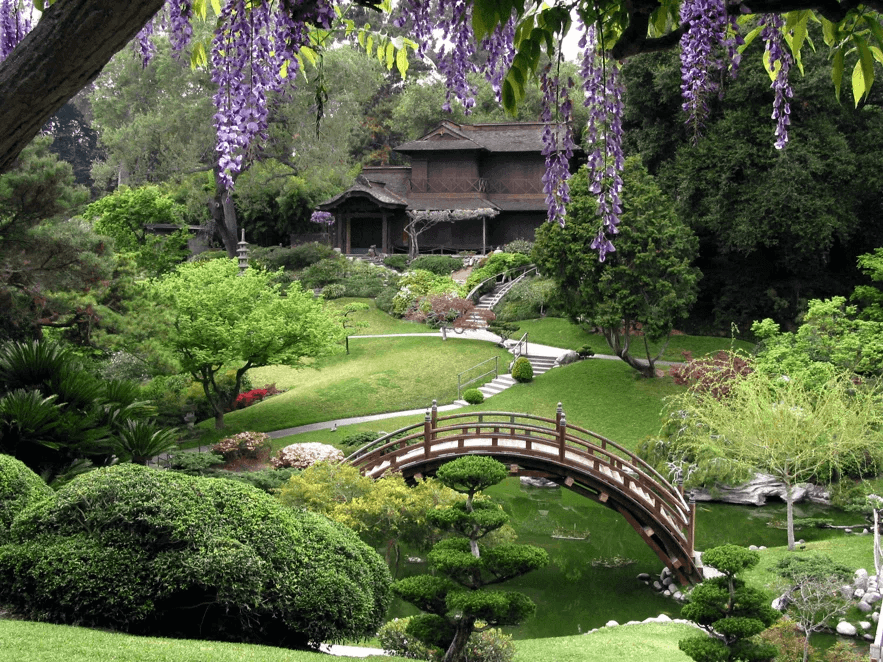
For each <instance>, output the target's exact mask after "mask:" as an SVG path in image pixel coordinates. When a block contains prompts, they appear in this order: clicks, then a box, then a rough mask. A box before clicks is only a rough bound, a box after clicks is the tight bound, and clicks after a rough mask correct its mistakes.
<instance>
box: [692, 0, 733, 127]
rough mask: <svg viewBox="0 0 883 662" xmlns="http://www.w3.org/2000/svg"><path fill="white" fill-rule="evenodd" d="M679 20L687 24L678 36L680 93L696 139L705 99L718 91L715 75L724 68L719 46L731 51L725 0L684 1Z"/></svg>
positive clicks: (703, 118) (701, 121)
mask: <svg viewBox="0 0 883 662" xmlns="http://www.w3.org/2000/svg"><path fill="white" fill-rule="evenodd" d="M681 23H682V24H686V25H689V29H687V31H686V32H685V33H684V35H683V36H682V37H681V96H682V97H683V99H684V103H683V108H684V112H685V113H687V124H689V125H690V126H691V127H692V129H693V139H694V140H696V139H697V138H698V137H699V134H700V132H701V130H702V126H703V124H704V122H705V118H706V117H707V116H708V98H709V96H710V95H711V94H713V93H715V92H717V90H718V83H717V82H716V80H715V78H714V74H715V72H717V71H720V70H721V68H722V67H723V64H722V60H721V58H720V49H721V47H724V48H725V49H727V50H728V51H729V50H731V48H730V43H729V41H730V40H728V38H727V34H728V28H729V26H730V21H729V19H728V18H727V8H726V4H725V2H724V0H684V2H683V3H682V4H681ZM732 52H733V53H735V49H734V48H733V49H732Z"/></svg>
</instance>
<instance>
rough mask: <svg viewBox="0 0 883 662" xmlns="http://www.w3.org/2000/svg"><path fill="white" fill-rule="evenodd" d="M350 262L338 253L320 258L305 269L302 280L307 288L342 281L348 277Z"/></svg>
mask: <svg viewBox="0 0 883 662" xmlns="http://www.w3.org/2000/svg"><path fill="white" fill-rule="evenodd" d="M348 269H349V262H348V261H347V259H346V258H345V257H342V256H340V255H337V256H335V257H329V258H326V259H324V260H319V261H318V262H316V263H315V264H311V265H310V266H308V267H307V268H306V269H304V270H303V272H302V273H301V276H300V281H301V283H302V284H303V286H304V288H306V289H315V288H317V287H325V286H326V285H330V284H331V283H341V282H343V279H344V278H346V275H347V271H348Z"/></svg>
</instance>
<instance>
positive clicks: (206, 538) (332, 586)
mask: <svg viewBox="0 0 883 662" xmlns="http://www.w3.org/2000/svg"><path fill="white" fill-rule="evenodd" d="M9 541H10V542H9V543H8V544H6V545H3V546H2V547H0V603H2V604H8V605H11V606H12V607H13V608H15V609H16V610H17V611H19V612H20V613H22V614H23V615H25V616H26V617H27V618H29V619H32V620H43V621H51V622H56V623H70V624H73V623H76V624H79V625H85V626H90V627H108V628H112V629H115V630H123V631H131V632H137V633H143V634H162V635H163V636H183V637H193V638H200V639H222V640H232V641H245V642H253V643H261V644H267V645H273V646H286V647H304V646H306V645H308V644H310V643H318V642H339V641H341V640H343V639H345V638H361V637H365V636H369V635H371V634H373V633H374V632H376V630H377V628H378V627H379V626H380V624H381V623H382V622H383V618H384V614H385V612H386V609H387V607H388V606H389V596H390V593H389V586H390V577H389V571H388V570H387V568H386V565H385V564H384V562H383V560H382V559H381V558H380V557H379V556H378V555H377V553H376V552H375V551H374V550H373V549H371V548H370V547H368V546H367V545H365V544H364V543H362V542H361V541H360V540H359V539H358V538H357V537H356V535H355V534H354V533H353V532H351V531H349V530H347V529H345V528H343V527H342V526H339V525H336V524H334V523H332V522H330V521H329V520H327V519H326V518H324V517H322V516H320V515H316V514H313V513H309V512H306V511H296V510H293V509H289V508H286V507H284V506H282V505H281V504H280V503H278V502H277V501H276V500H275V499H274V498H273V497H270V496H269V495H267V494H263V493H261V492H259V491H258V490H255V489H253V488H251V487H248V486H246V485H241V484H238V483H234V482H233V481H227V480H212V479H208V478H200V477H193V476H185V475H183V474H180V473H177V472H173V471H157V470H154V469H148V468H146V467H142V466H137V465H131V464H128V465H119V466H114V467H108V468H104V469H97V470H95V471H91V472H89V473H87V474H84V475H82V476H79V477H78V478H76V479H75V480H73V481H72V482H71V483H69V484H68V485H67V486H65V487H63V488H62V489H61V490H59V491H58V492H57V493H56V494H55V496H54V497H49V498H47V499H44V500H42V501H40V502H39V503H37V504H35V505H34V506H33V507H31V508H29V509H27V510H26V511H25V512H23V513H21V514H20V515H19V516H18V517H17V518H16V519H15V520H14V521H13V524H12V527H11V529H10V531H9Z"/></svg>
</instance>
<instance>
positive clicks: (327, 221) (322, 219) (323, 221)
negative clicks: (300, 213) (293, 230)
mask: <svg viewBox="0 0 883 662" xmlns="http://www.w3.org/2000/svg"><path fill="white" fill-rule="evenodd" d="M310 220H311V221H312V222H313V223H318V224H319V225H329V226H330V225H334V215H333V214H332V213H331V212H327V211H314V212H313V215H312V216H310Z"/></svg>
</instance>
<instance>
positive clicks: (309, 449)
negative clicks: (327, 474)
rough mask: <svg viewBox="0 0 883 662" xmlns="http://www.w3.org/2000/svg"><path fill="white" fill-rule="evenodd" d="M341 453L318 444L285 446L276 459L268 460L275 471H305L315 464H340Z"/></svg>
mask: <svg viewBox="0 0 883 662" xmlns="http://www.w3.org/2000/svg"><path fill="white" fill-rule="evenodd" d="M341 461H343V453H341V452H340V451H339V450H337V449H336V448H335V447H334V446H329V445H328V444H319V443H306V444H291V445H290V446H286V447H285V448H283V449H282V450H280V451H279V452H278V453H276V457H274V458H273V459H272V460H270V464H272V465H273V466H274V467H276V468H277V469H282V468H288V467H290V468H292V469H306V468H307V467H309V466H312V465H313V464H315V463H316V462H341Z"/></svg>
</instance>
